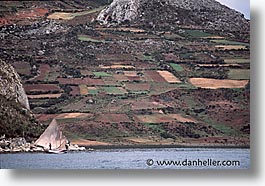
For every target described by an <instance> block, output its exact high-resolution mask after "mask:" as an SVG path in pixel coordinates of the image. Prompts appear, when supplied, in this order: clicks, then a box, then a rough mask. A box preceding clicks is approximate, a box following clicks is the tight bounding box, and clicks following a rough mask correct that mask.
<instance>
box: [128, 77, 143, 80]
mask: <svg viewBox="0 0 265 186" xmlns="http://www.w3.org/2000/svg"><path fill="white" fill-rule="evenodd" d="M128 79H129V81H140V80H141V78H140V77H139V76H128Z"/></svg>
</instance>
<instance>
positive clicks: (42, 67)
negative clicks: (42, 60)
mask: <svg viewBox="0 0 265 186" xmlns="http://www.w3.org/2000/svg"><path fill="white" fill-rule="evenodd" d="M39 71H40V74H39V75H38V76H37V77H36V78H34V80H35V81H38V80H40V81H43V80H44V79H45V78H46V75H47V74H48V73H49V72H50V71H51V67H50V65H48V64H41V65H40V68H39Z"/></svg>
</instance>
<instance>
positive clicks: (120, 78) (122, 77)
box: [113, 74, 129, 82]
mask: <svg viewBox="0 0 265 186" xmlns="http://www.w3.org/2000/svg"><path fill="white" fill-rule="evenodd" d="M113 77H114V78H115V79H116V81H119V82H121V81H129V79H128V78H127V77H126V76H125V75H124V74H114V75H113Z"/></svg>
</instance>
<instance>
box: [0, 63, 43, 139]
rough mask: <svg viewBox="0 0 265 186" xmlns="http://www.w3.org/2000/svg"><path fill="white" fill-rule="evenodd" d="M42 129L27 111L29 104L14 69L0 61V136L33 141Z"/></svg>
mask: <svg viewBox="0 0 265 186" xmlns="http://www.w3.org/2000/svg"><path fill="white" fill-rule="evenodd" d="M41 132H42V127H41V126H40V124H39V123H38V122H37V121H36V119H35V117H34V115H33V114H32V113H31V111H30V110H29V102H28V99H27V96H26V94H25V91H24V88H23V86H22V84H21V81H20V77H19V76H18V74H17V72H16V71H15V70H14V68H13V67H12V66H11V65H9V64H6V63H5V62H3V61H1V60H0V135H5V136H6V137H7V138H18V137H24V138H25V139H26V140H33V139H35V138H36V137H38V136H39V135H40V133H41Z"/></svg>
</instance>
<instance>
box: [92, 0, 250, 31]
mask: <svg viewBox="0 0 265 186" xmlns="http://www.w3.org/2000/svg"><path fill="white" fill-rule="evenodd" d="M97 20H98V21H100V22H102V23H104V24H117V23H118V24H120V23H124V22H128V21H129V22H130V23H137V24H139V23H140V24H141V25H142V26H144V27H149V28H153V29H165V28H169V29H175V28H176V27H179V26H185V27H190V28H200V29H208V30H226V31H240V32H242V31H243V32H247V31H249V26H250V25H249V21H247V20H246V19H245V18H244V15H243V14H241V13H239V12H237V11H235V10H232V9H230V8H228V7H226V6H224V5H221V4H220V3H218V2H216V1H215V0H162V1H156V0H136V1H132V0H114V1H113V3H112V4H111V5H110V6H108V7H107V8H106V9H105V10H103V11H102V12H101V13H100V14H99V16H98V18H97Z"/></svg>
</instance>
